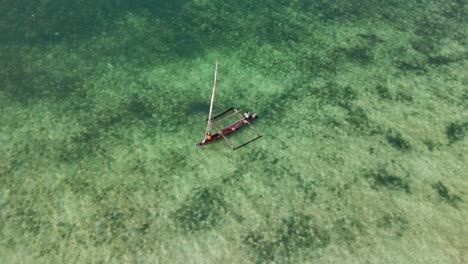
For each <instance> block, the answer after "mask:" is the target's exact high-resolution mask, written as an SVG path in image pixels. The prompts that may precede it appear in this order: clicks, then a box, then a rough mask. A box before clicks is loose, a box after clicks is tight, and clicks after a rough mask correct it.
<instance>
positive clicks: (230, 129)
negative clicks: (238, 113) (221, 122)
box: [197, 113, 257, 147]
mask: <svg viewBox="0 0 468 264" xmlns="http://www.w3.org/2000/svg"><path fill="white" fill-rule="evenodd" d="M255 118H257V114H256V113H255V114H252V118H250V119H249V120H247V119H245V118H242V119H241V120H238V121H236V122H234V123H232V124H230V125H229V126H227V127H225V128H223V129H222V130H221V133H222V135H221V134H220V133H219V132H216V133H215V134H213V135H211V139H210V140H206V141H205V142H203V141H201V142H199V143H197V147H201V146H204V145H208V144H210V143H213V142H215V141H217V140H218V139H221V138H223V136H227V135H229V134H231V133H234V132H236V130H237V129H239V128H241V127H243V126H245V125H248V123H249V122H250V121H252V120H254V119H255Z"/></svg>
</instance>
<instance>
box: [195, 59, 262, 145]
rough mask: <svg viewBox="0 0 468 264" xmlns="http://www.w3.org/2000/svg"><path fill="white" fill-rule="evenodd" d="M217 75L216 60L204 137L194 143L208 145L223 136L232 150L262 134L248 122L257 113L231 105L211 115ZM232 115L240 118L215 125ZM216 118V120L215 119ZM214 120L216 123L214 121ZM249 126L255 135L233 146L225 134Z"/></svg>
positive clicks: (255, 116)
mask: <svg viewBox="0 0 468 264" xmlns="http://www.w3.org/2000/svg"><path fill="white" fill-rule="evenodd" d="M217 76H218V61H217V60H216V66H215V76H214V84H213V92H212V95H211V104H210V112H209V114H208V119H207V121H208V125H207V127H206V131H205V137H204V138H203V140H202V141H200V142H199V143H197V144H196V145H197V146H198V147H200V146H204V145H208V144H210V143H213V142H215V141H217V140H218V139H220V138H223V139H224V140H225V141H226V142H227V143H228V144H229V146H231V148H232V150H236V149H238V148H241V147H243V146H245V145H247V144H249V143H251V142H253V141H255V140H257V139H259V138H261V137H262V135H260V134H259V133H258V131H257V129H256V128H255V127H254V126H253V125H252V124H251V123H250V122H251V121H252V120H254V119H255V118H257V114H256V113H254V114H251V113H250V112H245V113H243V114H241V111H240V110H237V109H235V108H234V107H231V108H229V109H227V110H226V111H224V112H222V113H221V114H219V115H216V116H215V117H212V113H213V103H214V96H215V91H216V80H217ZM231 111H233V113H231V114H229V115H227V116H225V117H223V118H221V119H219V120H216V119H218V118H220V117H222V116H224V115H225V114H227V113H229V112H231ZM233 115H239V116H240V119H239V120H237V121H235V122H233V123H231V124H230V125H228V126H226V127H222V128H220V127H218V126H217V125H216V123H219V122H220V121H221V120H223V119H226V118H228V117H231V116H233ZM215 120H216V121H215ZM215 122H216V123H215ZM246 125H248V126H250V128H251V129H253V130H254V131H255V133H256V134H257V136H256V137H255V138H253V139H250V140H248V141H247V142H245V143H242V144H241V145H238V146H234V145H233V144H232V143H231V142H230V141H229V140H228V139H227V138H226V136H227V135H229V134H232V133H234V132H236V131H237V130H238V129H240V128H241V127H243V126H246ZM212 128H214V129H215V130H216V133H214V134H211V129H212Z"/></svg>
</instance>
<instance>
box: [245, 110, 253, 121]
mask: <svg viewBox="0 0 468 264" xmlns="http://www.w3.org/2000/svg"><path fill="white" fill-rule="evenodd" d="M244 118H245V119H247V120H250V119H252V114H251V113H250V112H245V113H244Z"/></svg>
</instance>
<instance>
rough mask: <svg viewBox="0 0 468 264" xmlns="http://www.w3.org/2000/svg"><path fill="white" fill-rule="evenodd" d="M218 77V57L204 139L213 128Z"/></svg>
mask: <svg viewBox="0 0 468 264" xmlns="http://www.w3.org/2000/svg"><path fill="white" fill-rule="evenodd" d="M217 78H218V59H216V65H215V74H214V81H213V93H212V94H211V104H210V113H209V114H208V125H207V126H206V132H205V139H204V140H206V136H207V135H208V134H209V133H210V130H211V116H212V114H213V103H214V97H215V91H216V79H217Z"/></svg>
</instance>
